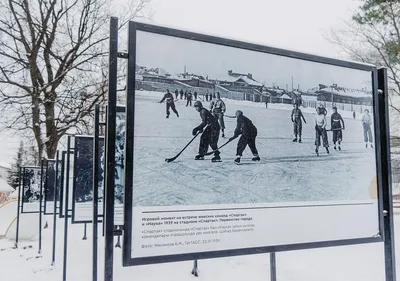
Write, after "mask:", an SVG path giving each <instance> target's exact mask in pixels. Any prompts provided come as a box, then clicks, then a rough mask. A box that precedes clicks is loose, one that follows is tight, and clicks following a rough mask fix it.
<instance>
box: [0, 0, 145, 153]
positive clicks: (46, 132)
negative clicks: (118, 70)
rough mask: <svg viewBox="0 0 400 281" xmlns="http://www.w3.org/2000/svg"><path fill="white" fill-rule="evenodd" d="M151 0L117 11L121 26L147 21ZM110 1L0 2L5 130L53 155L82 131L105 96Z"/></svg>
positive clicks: (0, 108)
mask: <svg viewBox="0 0 400 281" xmlns="http://www.w3.org/2000/svg"><path fill="white" fill-rule="evenodd" d="M150 1H151V0H136V1H133V2H129V3H128V4H127V5H126V6H125V7H122V8H121V10H123V14H121V15H118V16H119V18H120V25H121V27H122V26H124V25H125V24H126V23H127V22H128V21H129V20H131V19H133V18H138V17H146V16H147V14H145V13H146V12H147V11H148V7H149V4H150ZM111 7H112V3H111V0H5V1H2V2H1V3H0V13H1V17H0V115H1V120H2V121H1V125H2V127H3V128H6V129H10V130H17V131H19V132H22V133H23V134H27V133H28V132H29V130H30V132H33V136H34V138H35V141H36V143H37V146H38V150H39V155H40V158H41V157H49V158H53V157H54V156H55V153H56V151H57V146H58V143H59V140H60V138H61V137H62V136H64V135H65V134H66V132H67V131H68V130H70V129H73V128H79V130H83V131H87V130H88V128H89V127H90V125H91V124H90V120H91V118H89V117H91V114H93V108H94V104H95V103H99V102H104V99H105V93H107V84H108V82H107V78H108V73H107V54H108V44H107V43H108V32H109V31H108V26H109V17H110V13H112V12H113V11H112V9H111Z"/></svg>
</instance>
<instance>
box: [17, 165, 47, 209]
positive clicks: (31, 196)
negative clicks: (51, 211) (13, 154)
mask: <svg viewBox="0 0 400 281" xmlns="http://www.w3.org/2000/svg"><path fill="white" fill-rule="evenodd" d="M22 170H23V174H22V184H23V191H22V209H21V212H22V213H38V212H39V203H40V185H41V180H42V181H43V183H42V187H44V183H45V177H43V178H42V177H41V167H26V168H23V169H22ZM44 171H46V169H44ZM42 190H44V189H42ZM42 193H43V192H42Z"/></svg>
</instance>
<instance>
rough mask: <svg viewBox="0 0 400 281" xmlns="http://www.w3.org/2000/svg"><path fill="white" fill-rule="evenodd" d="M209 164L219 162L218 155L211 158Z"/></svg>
mask: <svg viewBox="0 0 400 281" xmlns="http://www.w3.org/2000/svg"><path fill="white" fill-rule="evenodd" d="M211 162H221V157H220V156H219V155H215V156H214V157H213V158H211Z"/></svg>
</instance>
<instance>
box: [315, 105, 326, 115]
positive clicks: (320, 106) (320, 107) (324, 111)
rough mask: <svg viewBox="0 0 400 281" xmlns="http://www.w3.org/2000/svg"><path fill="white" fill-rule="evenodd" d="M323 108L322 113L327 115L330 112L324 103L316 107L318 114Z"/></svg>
mask: <svg viewBox="0 0 400 281" xmlns="http://www.w3.org/2000/svg"><path fill="white" fill-rule="evenodd" d="M321 110H322V112H323V113H322V114H324V115H325V116H326V115H327V114H328V111H327V110H326V108H325V106H324V105H323V104H322V103H320V105H319V107H317V109H316V111H317V114H319V113H318V112H319V111H321Z"/></svg>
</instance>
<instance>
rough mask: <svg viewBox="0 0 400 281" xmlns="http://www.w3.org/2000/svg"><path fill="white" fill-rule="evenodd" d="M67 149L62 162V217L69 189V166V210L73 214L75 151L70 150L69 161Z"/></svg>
mask: <svg viewBox="0 0 400 281" xmlns="http://www.w3.org/2000/svg"><path fill="white" fill-rule="evenodd" d="M67 153H68V152H67V151H65V153H64V151H63V158H62V159H63V162H62V170H61V174H62V181H61V182H62V186H61V189H60V217H64V215H65V205H64V204H65V202H66V200H65V199H66V191H67V188H66V187H67V167H68V169H69V177H68V178H69V180H68V212H69V214H68V215H69V216H71V212H72V205H73V197H72V192H73V189H72V187H73V182H74V152H73V151H69V153H70V155H69V163H68V161H67V159H68V157H67Z"/></svg>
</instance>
